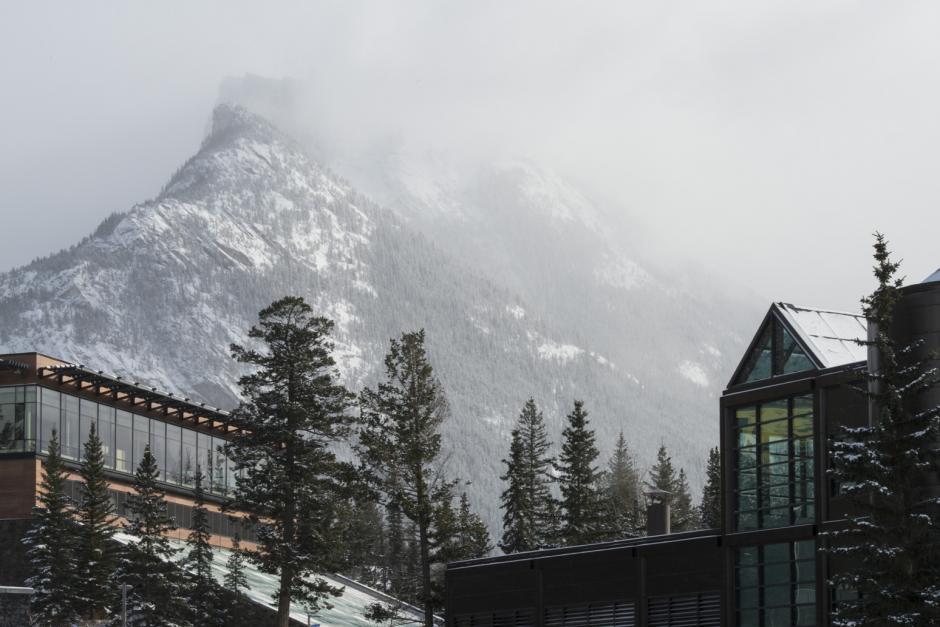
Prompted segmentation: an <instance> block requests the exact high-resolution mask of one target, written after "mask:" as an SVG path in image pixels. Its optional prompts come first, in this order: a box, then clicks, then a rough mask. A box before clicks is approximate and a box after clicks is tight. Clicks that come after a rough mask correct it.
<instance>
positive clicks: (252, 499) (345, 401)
mask: <svg viewBox="0 0 940 627" xmlns="http://www.w3.org/2000/svg"><path fill="white" fill-rule="evenodd" d="M332 330H333V322H332V321H331V320H328V319H326V318H323V317H318V316H314V315H313V314H312V310H311V308H310V306H309V305H308V304H307V303H306V302H304V300H303V299H302V298H298V297H293V296H288V297H285V298H282V299H280V300H278V301H276V302H274V303H272V304H271V305H270V306H268V307H266V308H265V309H263V310H262V311H261V312H260V313H259V322H258V325H257V326H253V327H252V328H251V330H250V331H249V332H248V337H249V338H251V340H253V341H254V342H255V346H259V348H258V349H255V348H246V347H242V346H237V345H233V346H232V349H231V350H232V354H233V356H234V357H235V359H236V360H237V361H238V362H239V363H242V364H247V365H248V366H251V367H252V368H253V369H254V370H253V372H251V373H250V374H247V375H245V376H243V377H242V378H241V379H240V381H239V384H240V386H241V391H242V397H243V398H244V399H245V400H244V402H243V403H242V404H241V405H240V406H239V407H238V409H237V410H236V411H235V412H234V414H235V417H236V419H237V420H238V421H239V422H240V423H241V425H242V426H243V427H244V429H245V430H244V431H243V432H242V433H241V434H240V435H237V436H235V437H234V439H233V440H232V441H231V442H230V444H229V446H228V447H227V452H228V454H229V456H230V457H231V458H232V459H234V461H235V466H236V468H237V469H238V470H240V471H241V472H242V473H243V476H242V477H240V478H239V479H238V481H237V487H236V489H235V493H234V495H233V499H232V504H231V505H232V506H233V507H234V508H236V509H241V510H245V511H247V512H249V513H250V517H251V520H252V522H254V523H255V524H256V525H257V526H258V544H259V550H258V551H257V552H253V553H252V559H253V560H254V561H256V562H257V563H258V565H259V566H260V567H261V569H262V570H263V571H264V572H267V573H272V574H275V575H278V576H279V577H280V581H279V584H278V590H277V592H276V599H275V601H276V603H277V612H278V613H277V625H278V627H287V625H288V623H289V621H290V603H291V601H292V600H295V601H298V602H300V603H303V604H304V605H305V606H306V607H307V608H310V609H311V610H314V611H315V610H316V609H317V608H320V607H327V606H328V605H329V603H328V599H329V598H330V597H331V596H336V595H337V594H339V593H340V589H339V588H337V587H335V586H331V585H329V583H328V582H327V581H326V580H325V579H322V578H313V579H311V578H310V575H312V574H314V573H318V572H329V571H330V570H333V569H334V564H332V563H331V559H330V558H331V557H333V556H335V555H336V553H335V552H333V551H332V550H331V547H330V546H329V541H330V539H331V538H333V537H335V535H336V529H335V527H336V525H337V524H338V519H337V514H336V507H335V504H336V503H338V502H341V501H343V500H345V499H346V498H347V496H348V494H347V492H346V486H347V484H348V479H349V475H350V474H351V471H350V466H349V465H348V464H346V463H342V462H340V461H338V460H337V458H336V455H335V454H334V452H333V451H334V448H332V445H333V444H334V443H337V442H339V441H342V440H343V439H345V437H346V436H347V435H348V433H349V428H350V425H351V422H352V417H351V416H350V415H349V414H348V412H347V410H348V409H349V407H350V405H351V403H352V400H353V398H354V397H353V396H352V395H351V394H350V393H349V392H348V391H347V390H346V388H345V387H343V385H342V384H341V383H340V382H339V373H338V371H337V370H336V362H335V360H334V359H333V355H332V351H333V344H332V342H331V341H330V340H329V334H330V332H331V331H332Z"/></svg>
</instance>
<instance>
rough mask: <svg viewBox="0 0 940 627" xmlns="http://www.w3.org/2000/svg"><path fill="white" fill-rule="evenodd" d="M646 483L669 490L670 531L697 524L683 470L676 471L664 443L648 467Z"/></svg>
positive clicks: (658, 488)
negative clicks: (648, 476) (648, 474)
mask: <svg viewBox="0 0 940 627" xmlns="http://www.w3.org/2000/svg"><path fill="white" fill-rule="evenodd" d="M647 485H648V486H649V487H651V488H655V489H657V490H665V491H666V492H669V495H670V496H669V527H670V529H671V530H672V531H674V532H675V531H688V530H690V529H694V528H695V527H696V525H697V522H696V519H695V511H694V508H693V506H692V494H691V493H690V491H689V484H688V481H687V480H686V477H685V470H680V471H679V473H678V474H677V473H676V469H675V466H673V465H672V457H670V456H669V451H667V450H666V446H665V445H661V446H660V447H659V452H658V453H657V455H656V463H655V464H653V467H652V468H651V469H650V480H649V482H648V483H647Z"/></svg>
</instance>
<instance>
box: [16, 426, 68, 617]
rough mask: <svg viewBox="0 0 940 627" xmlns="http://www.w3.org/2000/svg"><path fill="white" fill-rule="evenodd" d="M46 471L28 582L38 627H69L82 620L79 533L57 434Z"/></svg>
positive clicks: (30, 537) (30, 535)
mask: <svg viewBox="0 0 940 627" xmlns="http://www.w3.org/2000/svg"><path fill="white" fill-rule="evenodd" d="M42 470H43V476H42V483H41V484H40V490H39V494H38V496H37V497H36V499H37V501H38V504H37V506H36V507H35V508H34V509H33V522H32V526H31V527H30V530H29V531H28V532H27V534H26V536H25V537H24V538H23V542H24V543H25V544H26V546H27V547H28V548H27V555H28V557H29V562H30V568H31V569H32V572H33V574H32V575H31V576H30V577H29V579H27V581H26V585H28V586H30V587H31V588H32V589H33V594H32V597H31V598H30V611H31V612H32V617H33V619H34V620H35V621H36V623H37V624H40V625H51V626H52V627H67V626H68V625H72V624H74V623H76V622H78V619H79V609H78V608H77V607H76V604H75V601H76V599H75V590H76V589H77V587H78V583H79V582H78V572H77V568H76V565H77V562H76V558H75V552H74V546H75V540H76V533H77V529H76V525H75V522H74V520H73V519H72V510H71V504H70V503H69V499H68V497H67V496H66V495H65V480H66V477H67V476H68V473H67V472H66V470H65V466H64V464H63V463H62V457H61V456H60V454H59V436H58V434H57V433H56V432H55V431H53V432H52V437H51V438H50V439H49V448H48V454H47V456H46V459H45V460H44V461H43V464H42Z"/></svg>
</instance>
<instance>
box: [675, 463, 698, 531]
mask: <svg viewBox="0 0 940 627" xmlns="http://www.w3.org/2000/svg"><path fill="white" fill-rule="evenodd" d="M670 516H671V518H672V522H670V527H672V530H673V531H691V530H693V529H698V528H699V521H698V510H696V508H695V506H694V505H692V492H691V490H690V489H689V481H688V478H687V477H686V475H685V469H684V468H680V469H679V477H678V478H677V479H676V490H675V493H674V496H673V499H672V509H671V510H670Z"/></svg>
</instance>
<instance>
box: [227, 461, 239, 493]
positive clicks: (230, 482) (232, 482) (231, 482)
mask: <svg viewBox="0 0 940 627" xmlns="http://www.w3.org/2000/svg"><path fill="white" fill-rule="evenodd" d="M225 459H226V461H227V463H228V464H227V465H228V469H227V470H226V472H225V482H226V486H227V488H228V489H227V490H226V492H228V493H229V494H231V493H232V492H234V491H235V488H236V487H237V478H238V475H239V472H238V471H237V470H236V469H235V462H234V461H232V459H231V458H230V457H227V456H226V458H225Z"/></svg>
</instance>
